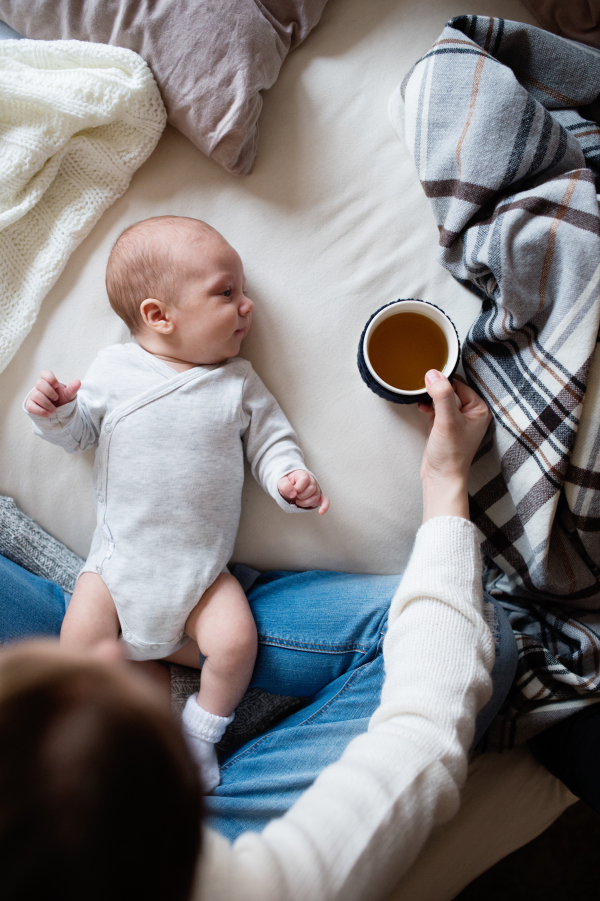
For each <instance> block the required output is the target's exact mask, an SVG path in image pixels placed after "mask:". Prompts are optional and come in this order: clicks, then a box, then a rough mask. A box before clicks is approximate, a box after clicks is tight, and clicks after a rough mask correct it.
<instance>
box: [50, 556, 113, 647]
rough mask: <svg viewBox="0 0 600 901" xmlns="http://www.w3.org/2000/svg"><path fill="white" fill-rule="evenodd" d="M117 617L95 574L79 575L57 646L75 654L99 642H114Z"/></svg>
mask: <svg viewBox="0 0 600 901" xmlns="http://www.w3.org/2000/svg"><path fill="white" fill-rule="evenodd" d="M119 629H120V625H119V617H118V615H117V608H116V607H115V603H114V601H113V599H112V595H111V593H110V591H109V590H108V588H107V587H106V585H105V584H104V582H103V580H102V579H101V578H100V576H97V575H96V573H82V574H81V575H80V576H79V578H78V579H77V584H76V585H75V590H74V592H73V597H72V598H71V600H70V601H69V606H68V607H67V612H66V613H65V618H64V620H63V624H62V628H61V630H60V643H61V645H63V646H64V647H65V648H67V649H69V650H74V651H81V650H85V649H86V648H92V647H94V646H95V645H97V644H99V643H100V642H101V641H107V640H112V641H115V642H116V641H117V638H118V637H119Z"/></svg>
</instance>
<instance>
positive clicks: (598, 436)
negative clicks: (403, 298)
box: [390, 16, 600, 748]
mask: <svg viewBox="0 0 600 901" xmlns="http://www.w3.org/2000/svg"><path fill="white" fill-rule="evenodd" d="M599 95H600V53H599V52H598V51H596V50H594V49H592V48H589V47H584V46H582V45H579V44H575V43H572V42H570V41H567V40H565V39H563V38H560V37H557V36H555V35H552V34H549V33H547V32H545V31H542V30H541V29H538V28H534V27H532V26H529V25H524V24H522V23H518V22H509V21H504V20H502V19H488V18H483V17H479V16H460V17H458V18H456V19H453V20H451V21H450V22H449V23H448V24H447V25H446V27H445V29H444V31H443V32H442V34H441V35H440V38H439V39H438V40H437V41H436V42H435V44H434V45H433V47H432V48H431V49H430V50H429V51H428V53H426V54H425V56H424V57H423V58H422V59H421V60H419V62H418V63H417V64H416V65H415V66H414V68H413V69H412V70H411V72H410V73H409V74H408V75H407V77H406V78H405V80H404V82H403V84H402V85H401V87H400V88H399V89H398V91H397V92H396V94H395V95H394V96H393V97H392V100H391V104H390V115H391V118H392V122H393V123H394V124H395V126H396V127H397V129H398V130H399V131H401V130H402V126H403V127H404V136H405V140H406V143H407V145H408V148H409V150H410V152H411V153H412V155H413V158H414V161H415V165H416V168H417V172H418V175H419V178H420V180H421V184H422V186H423V189H424V191H425V194H426V195H427V197H428V198H429V201H430V204H431V207H432V210H433V213H434V216H435V218H436V222H437V225H438V228H439V233H440V240H439V260H440V262H441V263H442V265H443V266H445V267H446V268H447V269H448V270H449V271H450V272H451V273H452V275H453V276H454V277H455V278H456V279H458V281H460V282H461V283H462V284H464V285H465V286H466V287H468V288H469V289H470V290H471V291H473V292H474V293H475V294H476V295H477V296H478V297H479V298H480V299H481V312H480V314H479V316H478V317H477V319H476V321H475V322H474V324H473V326H472V327H471V330H470V332H469V334H468V336H467V338H466V340H465V343H464V347H463V364H464V368H465V373H466V375H467V378H468V380H469V381H470V383H471V384H472V385H473V386H474V387H475V388H476V389H477V390H478V391H479V392H480V393H481V394H482V395H483V397H485V399H486V401H487V402H488V404H489V406H490V408H491V410H492V413H493V417H494V420H493V424H492V428H491V429H490V431H489V432H488V435H487V436H486V439H485V440H484V442H483V444H482V447H481V448H480V451H479V453H478V455H477V457H476V459H475V461H474V465H473V467H472V473H471V481H470V486H469V488H470V497H471V517H472V519H473V521H474V522H475V524H476V525H477V526H478V528H479V530H480V534H481V549H482V553H483V555H484V560H485V561H486V562H487V573H486V584H485V587H486V589H487V590H488V591H490V592H491V593H492V594H494V595H495V596H500V597H501V598H502V599H503V602H504V603H505V608H506V610H507V612H508V614H509V618H510V620H511V624H512V626H513V629H514V630H515V633H516V635H517V642H518V645H519V652H520V654H519V669H518V673H517V680H516V683H515V690H514V692H513V694H512V696H511V698H510V701H509V703H508V705H507V707H506V709H505V710H504V712H503V714H502V716H501V717H500V719H499V720H497V721H496V724H495V727H494V730H493V731H492V735H491V741H492V743H493V744H495V746H497V747H500V748H506V747H510V746H512V745H513V744H515V743H518V742H520V741H523V740H525V739H527V738H529V737H531V736H532V735H534V734H535V733H536V732H539V731H540V730H541V729H543V728H545V727H546V726H548V725H550V724H551V723H553V722H556V720H557V719H558V718H560V717H562V716H566V715H568V714H569V713H572V712H574V710H575V709H576V708H577V707H578V706H579V705H581V704H582V703H589V702H595V701H597V700H600V578H599V576H600V430H599V428H598V426H599V424H600V354H598V355H596V357H594V350H595V347H596V343H597V340H598V328H599V324H600V216H599V213H598V201H597V197H596V191H597V180H598V178H600V129H599V128H598V124H597V123H598V122H599V121H600V98H599ZM402 98H403V99H404V104H405V106H404V109H403V108H402Z"/></svg>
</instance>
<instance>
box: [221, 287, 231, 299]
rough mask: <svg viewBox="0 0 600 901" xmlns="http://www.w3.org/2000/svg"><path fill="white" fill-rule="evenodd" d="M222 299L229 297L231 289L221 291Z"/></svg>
mask: <svg viewBox="0 0 600 901" xmlns="http://www.w3.org/2000/svg"><path fill="white" fill-rule="evenodd" d="M221 294H222V295H223V297H231V288H227V290H226V291H221Z"/></svg>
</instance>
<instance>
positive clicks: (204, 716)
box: [183, 573, 257, 791]
mask: <svg viewBox="0 0 600 901" xmlns="http://www.w3.org/2000/svg"><path fill="white" fill-rule="evenodd" d="M185 631H186V633H187V634H188V635H189V636H190V638H192V639H193V640H194V641H195V642H196V643H197V645H198V647H199V649H200V652H201V653H202V654H203V655H204V657H205V658H206V659H205V661H204V663H203V664H202V675H201V677H200V691H199V692H198V694H197V695H192V696H191V697H190V698H188V701H187V704H186V706H185V710H184V713H183V724H184V728H185V732H186V734H187V736H188V741H189V743H190V746H191V750H192V753H193V754H194V756H195V758H196V760H197V761H198V763H199V765H200V769H201V775H202V779H203V781H204V786H205V789H206V791H212V789H213V788H215V787H216V786H217V785H218V784H219V781H220V777H219V767H218V763H217V756H216V753H215V747H214V746H215V743H216V742H217V741H219V739H220V738H221V737H222V735H223V732H224V731H225V728H226V727H227V725H228V724H229V723H230V722H231V720H232V719H233V716H232V714H233V711H234V710H235V708H236V707H237V705H238V703H239V702H240V700H241V699H242V697H243V695H244V692H245V691H246V689H247V687H248V684H249V682H250V679H251V676H252V670H253V669H254V661H255V659H256V649H257V637H256V626H255V624H254V619H253V617H252V613H251V612H250V607H249V605H248V601H247V599H246V595H245V594H244V592H243V591H242V588H241V586H240V584H239V582H238V581H237V579H234V577H233V576H230V575H229V574H228V573H221V575H220V576H219V577H218V578H217V579H216V580H215V581H214V582H213V584H212V585H211V586H210V588H209V589H208V590H207V591H205V593H204V594H203V595H202V597H201V598H200V601H199V602H198V604H196V606H195V607H194V609H193V610H192V612H191V613H190V615H189V617H188V619H187V622H186V624H185Z"/></svg>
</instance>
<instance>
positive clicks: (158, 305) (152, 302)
mask: <svg viewBox="0 0 600 901" xmlns="http://www.w3.org/2000/svg"><path fill="white" fill-rule="evenodd" d="M140 316H141V318H142V322H143V323H144V325H145V326H147V327H148V328H150V329H152V331H154V332H159V333H160V334H161V335H170V334H171V333H172V332H173V330H174V328H175V326H174V325H173V322H172V320H171V316H170V314H169V308H168V306H167V304H166V303H164V301H162V300H157V299H156V298H155V297H147V298H146V300H143V301H142V302H141V304H140Z"/></svg>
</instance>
